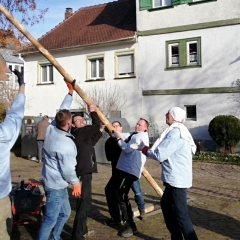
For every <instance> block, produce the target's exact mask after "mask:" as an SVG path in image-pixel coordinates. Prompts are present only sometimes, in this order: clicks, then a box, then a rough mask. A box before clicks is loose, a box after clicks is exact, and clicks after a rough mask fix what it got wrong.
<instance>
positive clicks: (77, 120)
mask: <svg viewBox="0 0 240 240" xmlns="http://www.w3.org/2000/svg"><path fill="white" fill-rule="evenodd" d="M75 122H83V123H84V122H85V120H82V119H76V120H75V121H74V123H75Z"/></svg>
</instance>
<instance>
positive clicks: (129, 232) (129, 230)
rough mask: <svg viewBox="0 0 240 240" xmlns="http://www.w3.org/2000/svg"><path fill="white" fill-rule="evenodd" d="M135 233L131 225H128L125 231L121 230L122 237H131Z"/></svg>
mask: <svg viewBox="0 0 240 240" xmlns="http://www.w3.org/2000/svg"><path fill="white" fill-rule="evenodd" d="M132 235H133V230H132V228H131V227H130V226H127V227H126V228H125V230H124V231H123V232H121V234H120V236H121V237H125V238H127V237H131V236H132Z"/></svg>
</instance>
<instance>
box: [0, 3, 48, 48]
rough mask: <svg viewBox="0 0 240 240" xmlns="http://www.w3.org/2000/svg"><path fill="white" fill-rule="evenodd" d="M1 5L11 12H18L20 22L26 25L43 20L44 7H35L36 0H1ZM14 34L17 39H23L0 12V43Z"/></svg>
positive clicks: (3, 43)
mask: <svg viewBox="0 0 240 240" xmlns="http://www.w3.org/2000/svg"><path fill="white" fill-rule="evenodd" d="M1 4H2V6H3V7H4V8H5V9H7V10H8V11H9V12H10V13H11V14H13V15H14V13H15V12H19V13H20V16H21V20H20V22H21V23H22V24H23V25H25V26H27V25H30V26H33V25H35V24H37V23H39V21H40V20H43V17H44V14H45V13H46V12H47V10H48V8H46V9H37V3H36V0H1ZM12 36H16V37H17V38H18V40H20V41H21V40H23V39H24V37H23V35H22V34H21V33H20V32H18V31H17V30H16V29H15V28H14V26H13V25H12V24H11V23H10V22H9V21H8V20H7V19H6V18H5V16H4V15H3V14H2V13H0V44H1V45H2V46H3V45H5V44H6V39H8V38H9V37H10V38H11V37H12Z"/></svg>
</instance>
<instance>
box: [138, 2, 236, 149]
mask: <svg viewBox="0 0 240 240" xmlns="http://www.w3.org/2000/svg"><path fill="white" fill-rule="evenodd" d="M239 10H240V1H238V0H208V1H207V0H203V1H200V0H198V1H194V0H184V1H183V0H178V1H177V0H176V1H174V0H173V1H170V0H165V1H159V0H139V1H137V35H138V50H139V53H138V59H137V76H138V80H139V85H140V86H141V88H142V95H143V100H142V102H143V105H142V106H143V112H142V114H143V115H144V116H154V120H155V122H156V123H157V124H158V125H159V126H160V131H161V130H162V129H164V128H165V127H166V124H165V114H166V112H167V111H168V110H169V108H171V107H173V106H179V107H181V108H183V109H185V110H186V111H187V119H186V122H185V125H186V126H187V127H188V128H189V129H190V132H191V133H192V135H193V137H194V139H198V140H204V141H206V142H208V141H209V144H210V140H211V137H210V136H209V134H208V125H209V122H210V121H211V120H212V119H213V118H214V117H215V116H217V115H235V116H238V108H239V106H240V105H239V103H238V102H237V101H236V99H237V98H238V97H239V96H240V95H239V88H238V87H234V86H235V85H236V82H237V81H238V79H239V78H240V68H239V67H240V44H239V43H238V41H235V39H239V37H240V24H239V23H240V18H239V16H240V15H239ZM209 144H208V145H209Z"/></svg>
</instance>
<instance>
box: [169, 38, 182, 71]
mask: <svg viewBox="0 0 240 240" xmlns="http://www.w3.org/2000/svg"><path fill="white" fill-rule="evenodd" d="M172 46H178V63H173V61H172V59H173V53H172ZM168 53H169V57H168V59H169V63H168V64H169V66H170V67H178V66H179V65H180V44H179V43H172V44H169V45H168Z"/></svg>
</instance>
